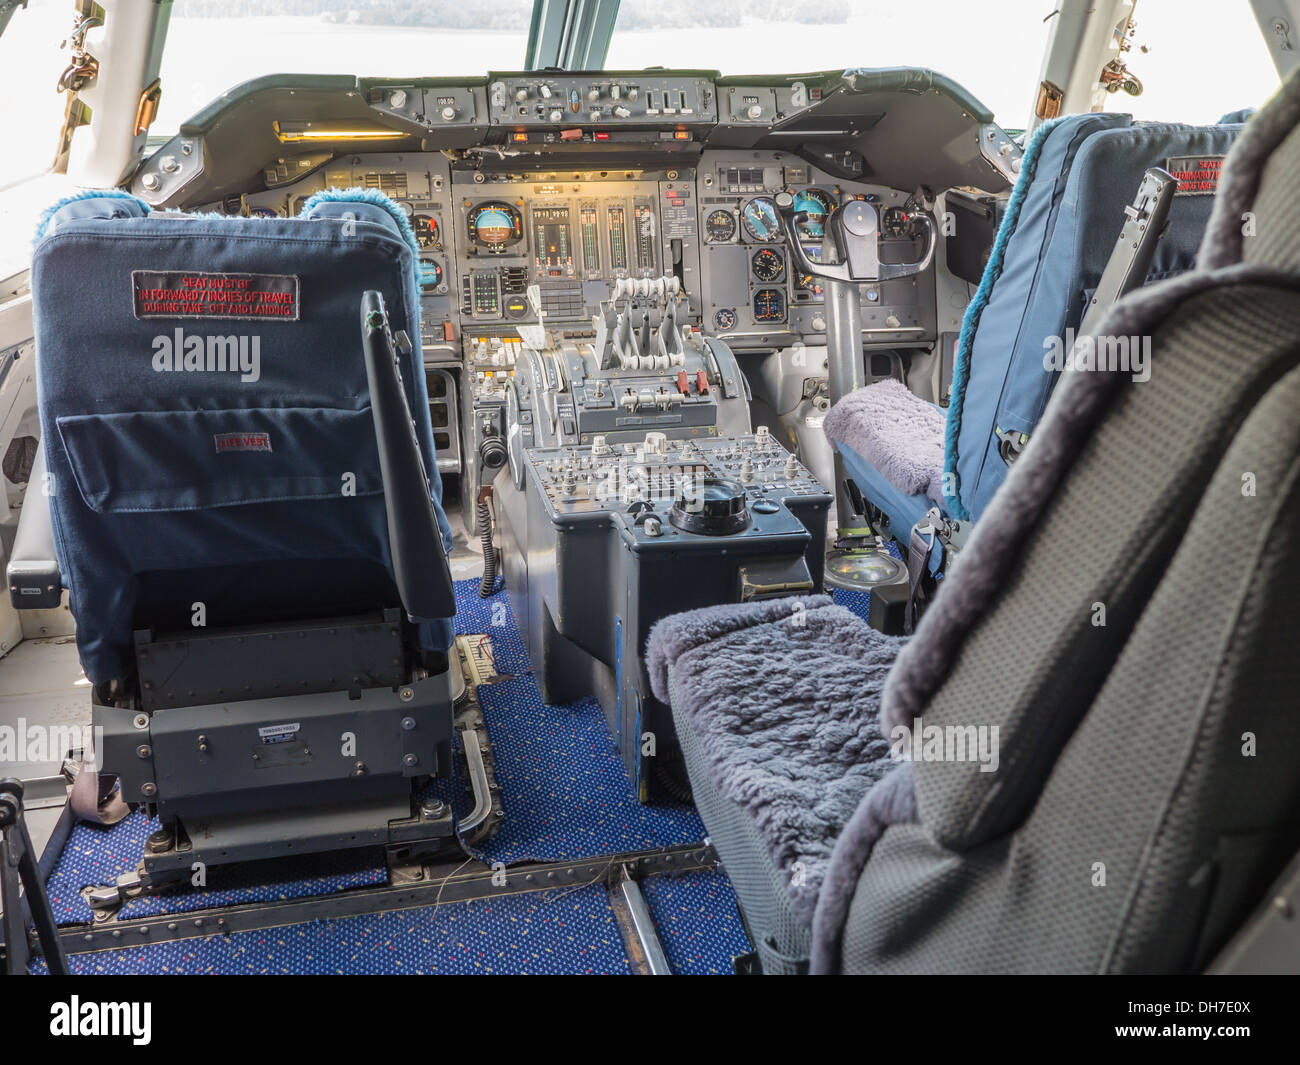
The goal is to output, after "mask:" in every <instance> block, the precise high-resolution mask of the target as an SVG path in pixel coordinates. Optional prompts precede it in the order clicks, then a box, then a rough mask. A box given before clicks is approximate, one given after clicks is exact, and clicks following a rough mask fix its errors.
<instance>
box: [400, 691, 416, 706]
mask: <svg viewBox="0 0 1300 1065" xmlns="http://www.w3.org/2000/svg"><path fill="white" fill-rule="evenodd" d="M397 697H398V698H399V699H401V700H402V702H404V703H409V702H410V701H411V700H412V699H414V698H415V692H414V690H412V689H411V688H403V689H402V690H401V691H399V692H398V693H397Z"/></svg>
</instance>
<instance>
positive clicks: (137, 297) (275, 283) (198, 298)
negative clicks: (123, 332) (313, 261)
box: [131, 270, 298, 322]
mask: <svg viewBox="0 0 1300 1065" xmlns="http://www.w3.org/2000/svg"><path fill="white" fill-rule="evenodd" d="M131 295H132V298H133V300H134V304H135V316H136V318H140V319H144V318H243V319H256V320H258V321H270V322H296V321H297V320H298V278H297V277H296V276H294V275H293V274H210V273H201V272H199V271H186V270H132V271H131Z"/></svg>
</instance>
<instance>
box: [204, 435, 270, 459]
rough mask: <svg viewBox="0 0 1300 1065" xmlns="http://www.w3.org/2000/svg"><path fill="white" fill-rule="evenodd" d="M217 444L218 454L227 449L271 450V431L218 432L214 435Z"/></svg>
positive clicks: (222, 453)
mask: <svg viewBox="0 0 1300 1065" xmlns="http://www.w3.org/2000/svg"><path fill="white" fill-rule="evenodd" d="M212 439H213V441H215V443H216V445H217V454H218V455H224V454H225V453H226V452H227V451H270V450H271V434H270V433H216V434H215V435H214V436H213V437H212Z"/></svg>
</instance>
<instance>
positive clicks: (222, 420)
mask: <svg viewBox="0 0 1300 1065" xmlns="http://www.w3.org/2000/svg"><path fill="white" fill-rule="evenodd" d="M56 425H57V428H58V432H59V436H60V438H61V439H62V441H63V446H64V449H65V450H66V452H67V455H68V462H69V465H70V466H71V468H72V476H73V478H74V480H75V481H76V483H77V490H78V492H80V494H81V498H82V499H83V500H84V501H85V503H86V506H88V507H90V509H91V510H93V511H95V512H96V513H100V514H104V513H110V514H126V513H149V512H175V511H187V510H204V509H207V508H210V507H231V506H243V505H248V504H253V503H271V502H285V501H292V500H305V499H337V498H340V497H343V496H349V495H355V496H368V495H379V494H382V493H383V478H382V476H381V474H380V471H379V455H378V449H377V447H376V444H375V428H374V420H373V416H372V414H371V411H370V407H369V406H366V407H363V408H361V409H360V410H339V409H333V408H322V407H256V408H246V409H232V410H196V411H137V412H132V413H124V414H77V415H67V416H64V417H61V418H59V419H57V421H56Z"/></svg>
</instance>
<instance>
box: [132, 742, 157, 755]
mask: <svg viewBox="0 0 1300 1065" xmlns="http://www.w3.org/2000/svg"><path fill="white" fill-rule="evenodd" d="M135 753H136V757H137V758H148V757H149V756H150V755H151V754H153V748H152V747H150V746H149V745H148V744H147V743H142V744H140V746H139V747H137V748H136V749H135Z"/></svg>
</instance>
